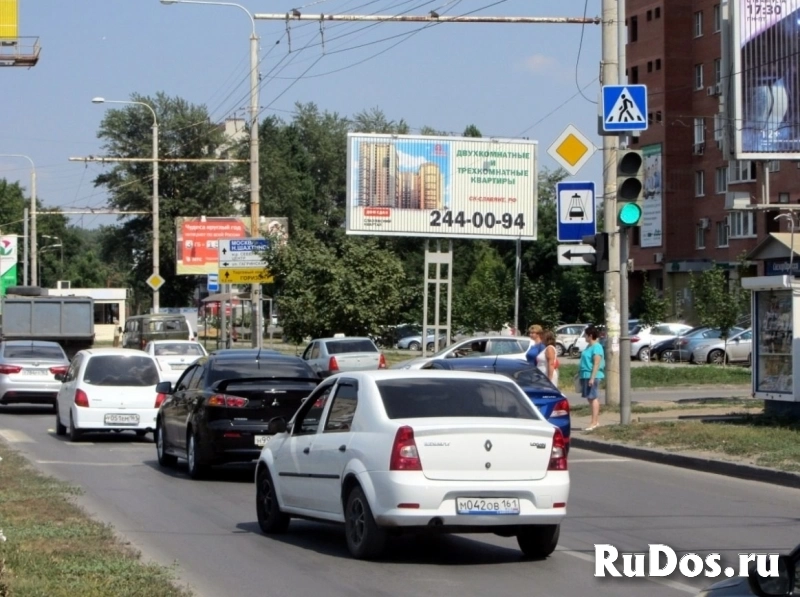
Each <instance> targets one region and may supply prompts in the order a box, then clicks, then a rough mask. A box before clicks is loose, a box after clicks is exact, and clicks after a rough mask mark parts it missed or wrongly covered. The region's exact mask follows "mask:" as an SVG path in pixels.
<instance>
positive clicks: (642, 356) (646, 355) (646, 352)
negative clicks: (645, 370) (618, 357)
mask: <svg viewBox="0 0 800 597" xmlns="http://www.w3.org/2000/svg"><path fill="white" fill-rule="evenodd" d="M636 358H638V359H639V360H640V361H642V362H643V363H648V362H649V361H650V348H649V347H647V346H645V347H644V348H642V349H641V350H640V351H639V354H637V355H636Z"/></svg>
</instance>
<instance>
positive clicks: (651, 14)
mask: <svg viewBox="0 0 800 597" xmlns="http://www.w3.org/2000/svg"><path fill="white" fill-rule="evenodd" d="M647 20H648V21H652V20H653V11H652V10H648V11H647Z"/></svg>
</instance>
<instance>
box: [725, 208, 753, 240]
mask: <svg viewBox="0 0 800 597" xmlns="http://www.w3.org/2000/svg"><path fill="white" fill-rule="evenodd" d="M755 216H756V214H755V213H754V212H752V211H732V212H731V214H730V215H729V216H728V217H729V218H730V224H731V227H730V231H729V236H730V238H748V237H753V236H755V235H756V218H755Z"/></svg>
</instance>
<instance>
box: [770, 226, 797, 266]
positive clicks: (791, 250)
mask: <svg viewBox="0 0 800 597" xmlns="http://www.w3.org/2000/svg"><path fill="white" fill-rule="evenodd" d="M774 219H775V220H776V221H777V220H787V221H788V222H789V232H790V233H791V234H790V236H789V244H790V245H791V246H790V247H789V275H790V276H792V277H793V278H794V214H793V213H788V214H779V215H777V216H775V218H774Z"/></svg>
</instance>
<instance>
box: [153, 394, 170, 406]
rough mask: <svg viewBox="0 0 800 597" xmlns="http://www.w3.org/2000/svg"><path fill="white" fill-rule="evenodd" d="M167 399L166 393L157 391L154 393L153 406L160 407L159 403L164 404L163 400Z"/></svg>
mask: <svg viewBox="0 0 800 597" xmlns="http://www.w3.org/2000/svg"><path fill="white" fill-rule="evenodd" d="M166 399H167V395H166V394H162V393H160V392H159V393H158V394H156V405H155V406H154V407H153V408H161V405H162V404H164V400H166Z"/></svg>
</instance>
